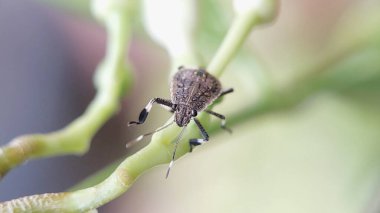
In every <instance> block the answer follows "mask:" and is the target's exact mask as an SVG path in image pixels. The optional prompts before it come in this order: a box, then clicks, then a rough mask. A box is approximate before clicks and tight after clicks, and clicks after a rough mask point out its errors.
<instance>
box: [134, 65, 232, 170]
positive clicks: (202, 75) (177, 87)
mask: <svg viewBox="0 0 380 213" xmlns="http://www.w3.org/2000/svg"><path fill="white" fill-rule="evenodd" d="M231 92H233V89H232V88H230V89H227V90H223V91H222V85H221V84H220V82H219V80H218V79H217V78H215V77H214V76H212V75H211V74H210V73H208V72H207V71H206V70H204V69H201V68H199V69H192V68H184V67H183V66H181V67H179V68H178V72H177V73H176V74H175V75H174V77H173V79H172V81H171V87H170V93H171V100H167V99H162V98H153V99H152V100H150V101H149V103H148V104H147V105H146V106H145V108H144V109H143V110H142V111H141V113H140V115H139V118H138V121H131V122H129V123H128V125H129V126H131V125H139V124H143V123H144V122H145V120H146V118H147V117H148V114H149V112H150V110H151V108H152V105H153V104H154V103H157V104H159V105H161V106H164V107H166V108H167V107H168V108H169V109H170V111H171V112H172V113H174V121H173V122H175V123H176V124H177V125H178V126H179V127H184V128H183V129H182V131H181V133H180V135H179V136H178V138H177V141H176V144H175V148H174V152H173V156H172V161H171V162H170V165H169V169H168V172H167V174H166V177H168V175H169V171H170V168H171V166H172V164H173V162H174V158H175V153H176V149H177V145H178V142H179V140H180V139H181V136H182V134H183V132H184V129H185V127H186V126H187V124H189V122H190V121H191V120H193V121H194V122H195V124H196V125H197V127H198V129H199V130H200V133H201V135H202V138H194V139H190V141H189V144H190V152H191V151H192V150H193V147H194V146H198V145H201V144H202V143H205V142H207V141H208V139H209V136H208V134H207V132H206V130H205V129H204V128H203V126H202V124H201V123H200V122H199V120H198V119H197V118H196V117H197V115H198V113H199V112H202V111H204V112H207V113H209V114H211V115H214V116H216V117H218V118H220V119H221V120H222V121H221V127H222V128H223V129H224V130H227V131H228V132H231V130H230V129H228V128H227V127H226V126H225V123H226V118H225V116H224V115H221V114H219V113H216V112H213V111H211V110H208V109H206V108H207V107H208V106H209V105H210V104H212V103H213V102H214V101H215V100H216V99H217V98H220V97H221V96H223V95H225V94H228V93H231ZM173 122H171V123H169V124H168V125H165V126H163V127H160V128H158V129H157V130H156V131H154V132H151V133H148V134H144V135H141V136H139V137H138V138H136V139H135V140H134V141H135V142H137V141H139V140H141V139H142V138H143V137H144V136H147V135H151V134H153V133H155V132H158V131H160V130H162V129H164V128H166V127H168V126H169V125H171V124H172V123H173ZM127 145H128V146H129V145H130V144H127Z"/></svg>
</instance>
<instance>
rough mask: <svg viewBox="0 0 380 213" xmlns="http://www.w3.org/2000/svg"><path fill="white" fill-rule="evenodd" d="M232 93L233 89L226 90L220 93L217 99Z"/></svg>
mask: <svg viewBox="0 0 380 213" xmlns="http://www.w3.org/2000/svg"><path fill="white" fill-rule="evenodd" d="M233 91H234V89H233V88H229V89H226V90H224V91H222V93H220V95H219V97H222V96H223V95H226V94H228V93H231V92H233Z"/></svg>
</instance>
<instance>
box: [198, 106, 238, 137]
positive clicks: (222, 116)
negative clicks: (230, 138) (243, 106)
mask: <svg viewBox="0 0 380 213" xmlns="http://www.w3.org/2000/svg"><path fill="white" fill-rule="evenodd" d="M204 111H205V112H207V113H209V114H210V115H213V116H215V117H218V118H220V119H221V120H222V122H221V123H220V127H221V128H222V129H224V130H226V131H227V132H229V133H232V130H231V129H230V128H228V127H227V126H226V117H225V116H224V115H221V114H219V113H216V112H213V111H211V110H208V109H205V110H204Z"/></svg>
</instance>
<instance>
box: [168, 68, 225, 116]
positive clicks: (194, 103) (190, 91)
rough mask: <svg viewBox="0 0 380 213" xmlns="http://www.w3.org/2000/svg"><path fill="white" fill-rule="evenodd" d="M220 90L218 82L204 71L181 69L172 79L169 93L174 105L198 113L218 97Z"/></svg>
mask: <svg viewBox="0 0 380 213" xmlns="http://www.w3.org/2000/svg"><path fill="white" fill-rule="evenodd" d="M221 89H222V86H221V84H220V82H219V80H218V79H216V78H215V77H214V76H212V75H211V74H209V73H208V72H206V71H205V70H204V69H190V68H181V69H180V70H179V71H178V72H177V73H176V74H175V75H174V77H173V80H172V85H171V88H170V91H171V99H172V102H173V103H174V104H178V105H185V106H188V107H189V108H191V109H193V110H196V111H197V112H200V111H202V110H203V109H205V108H206V107H207V106H208V105H209V104H211V103H212V102H213V101H214V100H215V99H216V98H217V97H219V95H220V93H221Z"/></svg>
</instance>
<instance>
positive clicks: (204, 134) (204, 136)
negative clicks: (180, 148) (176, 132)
mask: <svg viewBox="0 0 380 213" xmlns="http://www.w3.org/2000/svg"><path fill="white" fill-rule="evenodd" d="M193 120H194V122H195V124H196V125H197V126H198V129H199V131H200V132H201V135H202V138H193V139H190V141H189V144H190V152H192V151H193V148H194V146H198V145H201V144H203V143H205V142H207V141H208V138H209V137H208V134H207V132H206V130H205V129H204V128H203V126H202V124H201V123H200V122H199V120H198V119H196V118H193Z"/></svg>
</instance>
